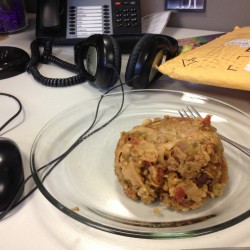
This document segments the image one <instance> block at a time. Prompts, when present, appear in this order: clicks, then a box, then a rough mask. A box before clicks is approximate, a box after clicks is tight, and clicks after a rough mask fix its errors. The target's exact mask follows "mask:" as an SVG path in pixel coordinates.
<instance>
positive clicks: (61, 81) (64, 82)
mask: <svg viewBox="0 0 250 250" xmlns="http://www.w3.org/2000/svg"><path fill="white" fill-rule="evenodd" d="M30 49H31V58H30V60H29V61H28V62H27V64H26V66H25V67H26V71H27V72H28V73H31V74H32V76H33V77H34V79H35V80H36V81H38V82H40V83H42V84H43V85H45V86H50V87H67V86H72V85H76V84H79V83H83V82H85V81H86V78H85V77H84V75H83V74H82V72H81V69H80V68H79V67H78V66H76V65H74V64H71V63H68V62H65V61H63V60H61V59H59V58H57V57H55V56H53V55H51V53H52V42H51V40H47V41H46V42H45V43H44V52H43V54H42V56H41V55H40V52H39V43H38V41H37V40H34V41H32V42H31V44H30ZM39 62H42V63H49V62H51V63H54V64H55V65H57V66H59V67H61V68H63V69H66V70H69V71H71V72H74V73H76V74H77V75H75V76H72V77H68V78H48V77H45V76H43V75H42V74H41V73H40V72H39V70H38V69H37V67H36V66H37V64H38V63H39Z"/></svg>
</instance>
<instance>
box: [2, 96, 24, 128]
mask: <svg viewBox="0 0 250 250" xmlns="http://www.w3.org/2000/svg"><path fill="white" fill-rule="evenodd" d="M0 95H3V96H7V97H10V98H13V99H14V100H15V101H16V102H17V103H18V106H19V108H18V111H17V112H16V113H15V114H14V115H13V116H12V117H11V118H10V119H8V120H7V121H6V122H5V123H4V124H3V125H2V126H1V127H0V131H1V130H2V129H4V128H5V127H6V126H7V125H8V124H9V123H10V122H11V121H12V120H14V119H15V118H16V117H17V116H18V115H19V114H20V113H21V111H22V108H23V107H22V103H21V102H20V101H19V99H18V98H16V97H15V96H13V95H10V94H7V93H2V92H0Z"/></svg>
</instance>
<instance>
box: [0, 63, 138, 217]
mask: <svg viewBox="0 0 250 250" xmlns="http://www.w3.org/2000/svg"><path fill="white" fill-rule="evenodd" d="M108 67H110V68H112V69H113V70H114V72H115V73H116V74H117V76H118V80H119V83H120V84H119V85H117V86H114V87H112V88H110V89H108V90H107V91H106V92H105V93H104V94H103V95H101V96H100V99H99V101H98V103H97V107H96V111H95V116H94V119H93V121H92V123H91V125H90V126H89V128H88V129H87V130H85V132H84V133H82V134H81V135H80V136H79V137H78V139H77V140H76V141H75V142H74V143H73V144H72V145H71V146H70V147H69V148H68V149H67V150H66V151H65V152H64V153H62V154H61V155H60V156H58V157H57V158H56V159H54V160H52V161H51V162H49V163H48V164H46V165H44V166H42V167H40V168H38V169H37V172H40V171H41V170H43V169H45V171H46V170H47V168H48V167H50V169H48V171H47V173H45V175H44V176H43V178H42V182H44V181H45V179H46V178H47V177H48V176H49V174H50V173H51V172H52V171H53V169H54V168H55V167H56V166H57V165H58V164H59V163H60V162H61V161H62V160H63V159H65V157H67V156H68V155H69V154H70V153H71V152H72V150H74V149H75V148H76V147H77V146H78V145H79V144H80V143H81V142H83V141H84V140H86V139H87V138H89V137H90V136H92V135H93V134H95V133H97V132H98V131H100V130H102V129H103V128H105V127H106V126H108V125H109V124H110V123H111V122H112V121H113V120H115V119H116V118H117V117H118V116H119V114H120V113H121V111H122V109H123V106H124V88H123V86H124V85H125V84H127V83H128V82H126V83H122V80H121V78H120V76H119V74H118V72H117V71H116V69H115V67H114V66H113V65H108ZM131 81H134V78H133V79H131ZM119 87H121V90H122V91H121V92H122V100H121V105H120V108H119V109H118V111H117V112H116V113H115V115H114V116H113V117H112V118H110V119H109V120H108V121H107V122H105V123H104V124H103V125H102V126H100V127H98V128H96V129H95V130H93V131H91V129H93V128H94V126H95V124H96V120H97V117H98V113H99V109H100V105H101V102H102V100H103V98H105V96H106V95H107V94H108V93H110V92H111V91H113V90H114V89H116V88H119ZM19 113H20V112H19ZM31 172H32V173H31V175H29V176H28V177H27V178H26V179H25V181H24V182H23V184H22V186H21V187H20V189H19V190H18V192H17V194H16V196H15V197H14V199H13V201H12V202H11V204H10V205H9V207H8V208H7V209H6V210H5V211H4V212H2V213H1V214H0V220H1V219H2V218H4V217H5V216H6V215H7V214H8V213H9V212H10V211H11V210H12V209H14V208H15V207H17V206H18V205H19V204H21V203H22V202H23V201H24V200H25V199H27V198H28V197H29V196H30V195H31V194H32V193H33V192H34V191H35V190H36V189H37V186H36V187H34V188H33V189H32V190H30V191H29V193H28V194H26V195H25V196H24V197H22V198H21V199H19V201H16V198H17V197H19V195H20V192H21V191H22V190H23V188H24V186H25V184H26V183H27V182H28V181H29V180H30V179H31V177H32V176H33V175H34V174H35V173H34V172H33V170H32V169H31Z"/></svg>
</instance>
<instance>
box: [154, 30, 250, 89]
mask: <svg viewBox="0 0 250 250" xmlns="http://www.w3.org/2000/svg"><path fill="white" fill-rule="evenodd" d="M158 70H159V71H160V72H161V73H162V74H165V75H168V76H170V77H172V78H175V79H179V80H185V81H190V82H196V83H202V84H208V85H214V86H219V87H225V88H233V89H241V90H248V91H250V27H243V28H235V29H234V30H233V31H232V32H229V33H227V34H225V35H222V36H220V37H219V38H216V39H215V40H213V41H211V42H209V43H207V44H205V45H202V46H201V47H198V48H196V49H194V50H191V51H189V52H186V53H184V54H181V55H179V56H177V57H175V58H174V59H172V60H169V61H166V62H165V63H163V64H162V65H160V66H159V67H158Z"/></svg>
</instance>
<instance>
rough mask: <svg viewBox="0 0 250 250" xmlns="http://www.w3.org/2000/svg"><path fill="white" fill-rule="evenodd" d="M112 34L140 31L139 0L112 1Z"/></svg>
mask: <svg viewBox="0 0 250 250" xmlns="http://www.w3.org/2000/svg"><path fill="white" fill-rule="evenodd" d="M113 10H114V12H115V15H114V16H113V24H114V27H113V28H114V34H126V33H140V32H141V29H140V21H139V20H140V19H141V15H140V0H137V1H113Z"/></svg>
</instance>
